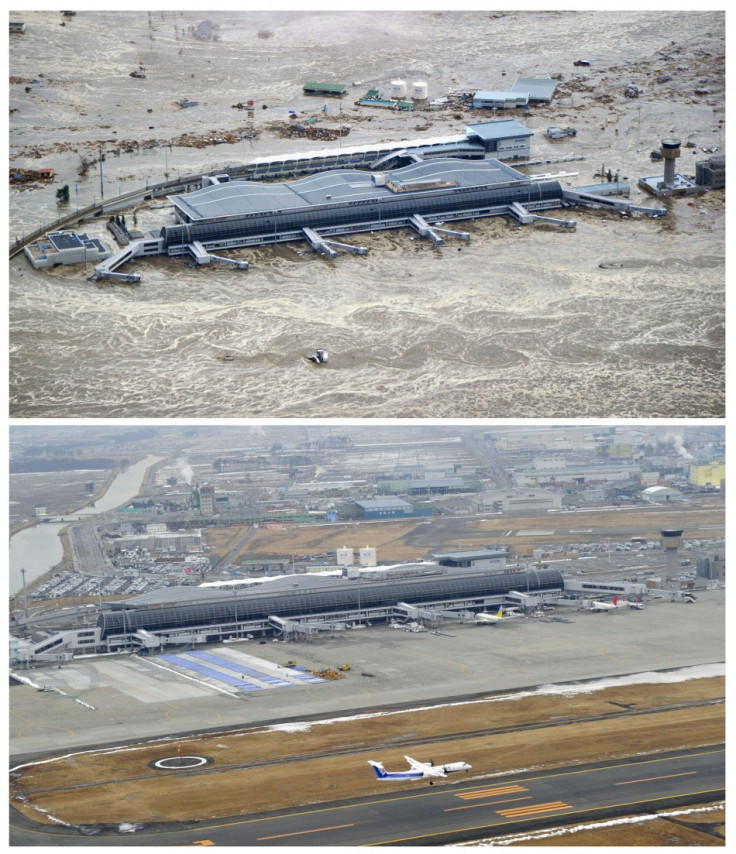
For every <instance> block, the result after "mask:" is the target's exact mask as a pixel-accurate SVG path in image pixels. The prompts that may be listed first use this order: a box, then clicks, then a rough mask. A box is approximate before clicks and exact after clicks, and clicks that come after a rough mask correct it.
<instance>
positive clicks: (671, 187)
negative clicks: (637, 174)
mask: <svg viewBox="0 0 736 854" xmlns="http://www.w3.org/2000/svg"><path fill="white" fill-rule="evenodd" d="M656 153H657V152H652V157H654V155H655V154H656ZM679 156H680V140H679V139H678V138H677V137H674V136H671V137H667V138H665V139H663V140H662V142H661V145H660V148H659V157H661V159H662V160H664V177H662V176H661V175H652V176H651V177H649V178H639V181H638V182H637V183H638V186H639V188H640V189H642V190H646V191H647V192H648V193H651V194H652V195H653V196H685V195H690V194H692V193H702V192H704V190H703V189H702V188H701V187H699V186H698V185H697V184H696V183H694V182H693V181H690V180H688V179H687V178H685V177H684V175H680V174H679V172H675V161H676V160H677V158H678V157H679Z"/></svg>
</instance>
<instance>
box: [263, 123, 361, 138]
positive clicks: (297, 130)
mask: <svg viewBox="0 0 736 854" xmlns="http://www.w3.org/2000/svg"><path fill="white" fill-rule="evenodd" d="M267 129H268V130H269V131H270V132H272V133H275V134H276V136H279V137H281V138H282V139H292V138H293V137H303V138H304V139H318V140H321V141H324V140H330V141H331V140H335V139H341V138H342V137H345V136H347V135H348V134H349V133H350V128H349V127H348V126H347V125H342V126H340V127H339V128H326V127H317V126H316V125H313V124H311V123H309V122H308V121H307V122H304V123H302V122H299V123H298V124H288V123H287V122H271V123H270V124H269V125H268V127H267Z"/></svg>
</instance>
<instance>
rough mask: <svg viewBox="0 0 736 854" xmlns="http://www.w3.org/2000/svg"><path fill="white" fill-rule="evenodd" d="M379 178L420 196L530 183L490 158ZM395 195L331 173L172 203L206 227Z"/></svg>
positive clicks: (418, 166) (358, 175) (441, 162)
mask: <svg viewBox="0 0 736 854" xmlns="http://www.w3.org/2000/svg"><path fill="white" fill-rule="evenodd" d="M383 174H384V175H385V177H386V179H387V181H388V182H390V183H392V184H393V185H394V187H401V188H402V190H403V191H404V192H406V193H407V194H409V193H410V192H411V190H412V185H415V186H416V189H417V190H421V191H422V192H431V191H432V188H431V187H429V186H428V185H429V184H432V183H433V182H442V183H444V190H445V192H446V191H447V186H448V185H450V186H457V187H466V188H469V187H487V186H489V185H490V186H493V185H498V184H507V183H509V182H517V181H525V182H526V181H528V180H529V179H528V178H527V177H526V176H525V175H522V173H521V172H518V171H517V170H516V169H513V168H512V167H511V166H507V165H506V164H505V163H501V162H500V161H498V160H494V159H488V160H482V161H464V160H452V159H449V158H448V159H437V160H430V161H422V162H420V163H413V164H411V165H410V166H404V167H402V168H401V169H394V170H391V171H387V172H385V173H383ZM438 189H439V184H438ZM394 192H395V190H392V189H391V188H390V187H389V186H379V185H377V184H376V183H375V182H374V180H373V178H372V176H371V174H370V173H369V172H361V171H358V170H345V169H335V170H331V171H328V172H319V173H317V174H315V175H310V176H308V177H306V178H300V179H299V180H296V181H289V182H285V183H282V184H276V183H274V184H262V183H257V182H255V181H230V182H228V183H225V184H215V185H213V186H210V187H205V188H204V189H202V190H196V191H195V192H193V193H187V194H185V195H181V196H171V197H170V199H171V201H172V202H173V204H174V205H175V207H177V208H178V209H179V210H180V212H181V213H182V215H183V216H184V218H185V219H186V220H188V221H190V222H203V221H205V222H206V221H212V220H218V219H227V218H229V217H240V216H248V215H249V214H252V215H255V214H265V213H269V212H271V211H279V212H281V211H286V210H292V211H296V210H299V209H300V208H309V207H311V206H314V205H324V204H341V205H346V204H351V203H358V202H361V201H370V200H376V199H380V198H383V197H386V196H390V195H392V194H393V193H394Z"/></svg>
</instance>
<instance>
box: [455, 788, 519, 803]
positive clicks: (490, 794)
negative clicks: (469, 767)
mask: <svg viewBox="0 0 736 854" xmlns="http://www.w3.org/2000/svg"><path fill="white" fill-rule="evenodd" d="M528 791H529V790H528V789H526V788H524V786H517V785H516V784H514V785H511V786H496V788H494V789H475V790H474V791H472V792H458V793H457V795H456V797H458V798H462V799H463V800H466V801H470V800H473V798H494V797H495V796H496V795H511V794H513V793H514V792H528Z"/></svg>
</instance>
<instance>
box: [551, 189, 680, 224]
mask: <svg viewBox="0 0 736 854" xmlns="http://www.w3.org/2000/svg"><path fill="white" fill-rule="evenodd" d="M562 198H563V199H565V200H566V201H567V202H570V203H571V204H574V205H582V206H584V207H592V208H607V209H608V210H612V211H616V213H641V214H645V215H646V216H651V217H658V216H667V208H646V207H643V206H641V205H635V204H633V203H632V202H628V201H625V200H624V199H612V198H606V197H604V196H597V195H595V193H583V192H580V191H579V190H568V189H565V188H564V187H563V188H562Z"/></svg>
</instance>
